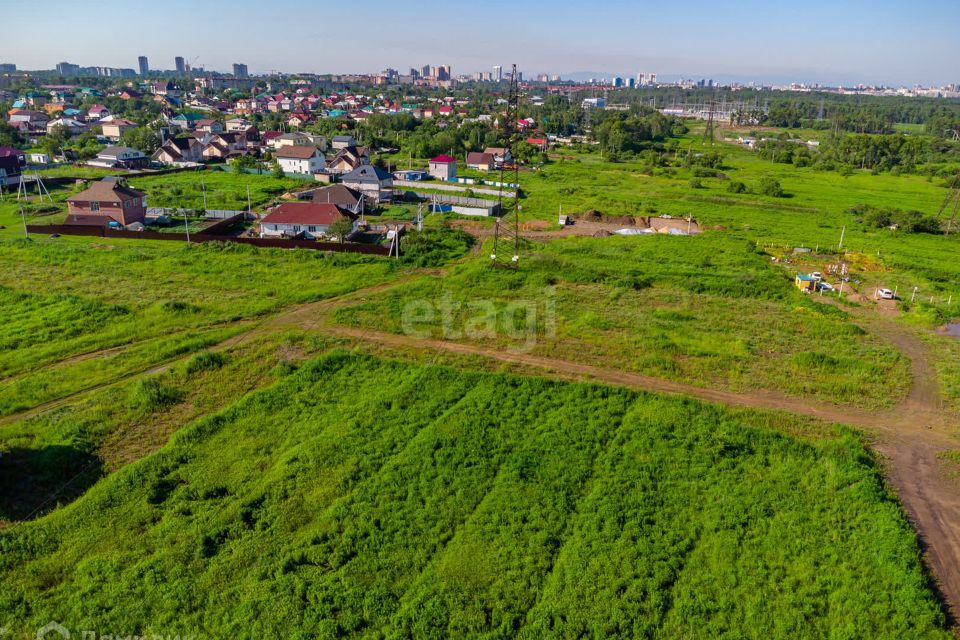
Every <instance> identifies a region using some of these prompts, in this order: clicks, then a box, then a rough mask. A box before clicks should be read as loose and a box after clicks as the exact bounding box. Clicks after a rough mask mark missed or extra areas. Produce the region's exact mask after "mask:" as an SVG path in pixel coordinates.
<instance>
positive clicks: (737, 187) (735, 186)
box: [727, 180, 747, 193]
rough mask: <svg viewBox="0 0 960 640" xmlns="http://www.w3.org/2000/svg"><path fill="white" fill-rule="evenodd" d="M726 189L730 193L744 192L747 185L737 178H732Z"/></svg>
mask: <svg viewBox="0 0 960 640" xmlns="http://www.w3.org/2000/svg"><path fill="white" fill-rule="evenodd" d="M727 191H729V192H730V193H746V192H747V185H745V184H744V183H742V182H740V181H739V180H734V181H733V182H731V183H730V184H728V185H727Z"/></svg>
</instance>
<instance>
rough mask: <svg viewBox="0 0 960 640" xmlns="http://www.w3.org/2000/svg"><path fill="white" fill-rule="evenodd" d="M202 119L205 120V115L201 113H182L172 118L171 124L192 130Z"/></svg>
mask: <svg viewBox="0 0 960 640" xmlns="http://www.w3.org/2000/svg"><path fill="white" fill-rule="evenodd" d="M201 120H204V117H203V116H202V115H200V114H199V113H181V114H180V115H177V116H174V117H172V118H170V125H171V126H174V127H179V128H181V129H185V130H188V131H192V130H193V129H194V128H195V127H196V126H197V123H198V122H200V121H201Z"/></svg>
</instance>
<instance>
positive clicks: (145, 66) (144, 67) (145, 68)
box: [137, 56, 150, 76]
mask: <svg viewBox="0 0 960 640" xmlns="http://www.w3.org/2000/svg"><path fill="white" fill-rule="evenodd" d="M137 62H138V63H139V64H140V75H142V76H145V75H147V74H148V73H150V61H148V60H147V56H140V57H139V58H137Z"/></svg>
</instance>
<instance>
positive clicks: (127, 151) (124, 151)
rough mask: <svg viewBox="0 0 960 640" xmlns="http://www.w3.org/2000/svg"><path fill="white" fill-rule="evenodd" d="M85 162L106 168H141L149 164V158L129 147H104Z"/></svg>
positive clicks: (92, 165)
mask: <svg viewBox="0 0 960 640" xmlns="http://www.w3.org/2000/svg"><path fill="white" fill-rule="evenodd" d="M87 164H88V165H89V166H91V167H102V168H106V169H142V168H143V167H146V166H147V165H149V164H150V158H148V157H147V156H145V155H143V153H142V152H140V151H137V150H136V149H131V148H130V147H105V148H104V149H102V150H101V151H100V153H98V154H97V157H96V158H94V159H93V160H90V161H89V162H87Z"/></svg>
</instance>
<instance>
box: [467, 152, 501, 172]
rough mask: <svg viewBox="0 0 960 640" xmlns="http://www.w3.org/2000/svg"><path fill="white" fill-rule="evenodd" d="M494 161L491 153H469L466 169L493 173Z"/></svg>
mask: <svg viewBox="0 0 960 640" xmlns="http://www.w3.org/2000/svg"><path fill="white" fill-rule="evenodd" d="M496 164H497V163H496V161H495V160H494V159H493V154H492V153H483V152H482V151H471V152H470V153H468V154H467V168H469V169H476V170H477V171H493V169H494V168H495V167H496Z"/></svg>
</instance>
